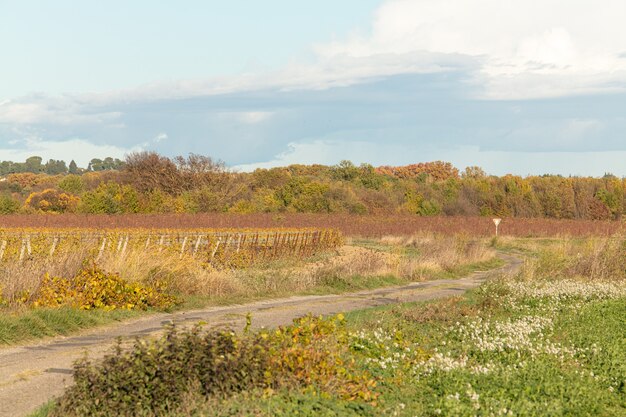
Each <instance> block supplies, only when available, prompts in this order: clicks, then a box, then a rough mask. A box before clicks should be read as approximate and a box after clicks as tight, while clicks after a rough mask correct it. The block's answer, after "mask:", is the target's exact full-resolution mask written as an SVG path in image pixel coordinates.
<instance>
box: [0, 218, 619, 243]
mask: <svg viewBox="0 0 626 417" xmlns="http://www.w3.org/2000/svg"><path fill="white" fill-rule="evenodd" d="M14 227H20V228H23V227H63V228H68V227H83V228H85V227H90V228H107V229H109V228H132V227H138V228H170V229H175V228H181V229H186V228H238V227H245V228H269V227H271V228H275V227H286V228H299V227H325V228H336V229H339V230H341V231H342V232H343V233H344V234H345V235H348V236H363V237H379V236H385V235H411V234H416V233H438V234H459V233H465V234H468V235H473V236H491V235H493V234H494V232H495V227H494V225H493V223H492V220H491V218H487V217H420V216H410V215H395V216H358V215H344V214H328V215H323V214H249V215H244V214H221V213H220V214H195V215H194V214H180V215H176V214H162V215H159V214H136V215H8V216H0V228H14ZM623 231H624V223H623V222H619V221H589V220H554V219H521V218H505V219H503V220H502V223H501V224H500V234H501V235H503V236H516V237H551V236H607V235H613V234H617V233H622V232H623Z"/></svg>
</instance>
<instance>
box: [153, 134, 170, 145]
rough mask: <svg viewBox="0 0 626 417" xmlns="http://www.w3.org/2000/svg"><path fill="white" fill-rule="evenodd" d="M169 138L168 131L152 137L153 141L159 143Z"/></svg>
mask: <svg viewBox="0 0 626 417" xmlns="http://www.w3.org/2000/svg"><path fill="white" fill-rule="evenodd" d="M167 138H168V136H167V133H165V132H161V133H159V134H158V135H156V136H155V137H154V138H153V139H152V142H154V143H159V142H162V141H164V140H166V139H167Z"/></svg>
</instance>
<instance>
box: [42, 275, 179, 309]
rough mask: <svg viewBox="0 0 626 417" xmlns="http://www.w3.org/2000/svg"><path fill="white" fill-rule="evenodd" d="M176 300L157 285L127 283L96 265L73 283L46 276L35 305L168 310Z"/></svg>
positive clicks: (64, 279)
mask: <svg viewBox="0 0 626 417" xmlns="http://www.w3.org/2000/svg"><path fill="white" fill-rule="evenodd" d="M175 302H176V299H175V298H174V297H173V296H170V295H167V294H165V293H163V292H162V289H161V288H160V286H159V285H158V283H157V284H156V285H155V287H144V286H141V285H139V284H130V283H127V282H125V281H124V280H123V279H122V278H120V276H119V275H117V274H110V273H106V272H105V271H103V270H102V269H100V268H99V267H98V266H97V265H96V264H92V265H90V266H86V267H84V268H83V269H82V270H81V271H80V272H79V273H78V274H77V275H76V276H75V277H74V278H73V279H67V278H61V277H50V276H49V275H46V276H45V277H44V279H43V281H42V283H41V287H40V288H39V294H38V297H37V298H36V299H35V301H34V305H35V306H36V307H59V306H63V305H68V306H73V307H77V308H80V309H83V310H89V309H92V308H105V309H116V308H121V309H128V310H133V309H143V310H145V309H146V308H148V307H158V308H167V307H170V306H171V305H173V304H174V303H175Z"/></svg>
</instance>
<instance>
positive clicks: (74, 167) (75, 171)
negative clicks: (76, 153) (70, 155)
mask: <svg viewBox="0 0 626 417" xmlns="http://www.w3.org/2000/svg"><path fill="white" fill-rule="evenodd" d="M69 173H70V174H78V165H76V162H75V161H74V160H73V159H72V160H71V161H70V167H69Z"/></svg>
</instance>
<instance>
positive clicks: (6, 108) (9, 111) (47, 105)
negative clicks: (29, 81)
mask: <svg viewBox="0 0 626 417" xmlns="http://www.w3.org/2000/svg"><path fill="white" fill-rule="evenodd" d="M85 104H86V103H85V102H84V100H83V99H82V98H81V97H78V96H59V97H48V96H41V95H38V96H27V97H22V98H20V99H18V100H5V101H3V102H2V103H0V124H1V123H7V124H15V125H32V124H42V123H50V124H55V125H61V126H76V125H94V124H102V123H108V122H111V121H114V120H116V119H118V118H119V117H120V116H121V113H120V112H112V111H105V112H91V113H88V112H86V111H85V110H86V106H85Z"/></svg>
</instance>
